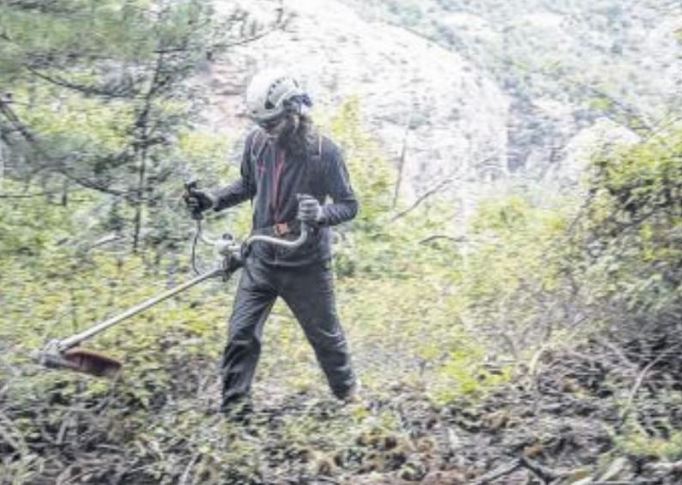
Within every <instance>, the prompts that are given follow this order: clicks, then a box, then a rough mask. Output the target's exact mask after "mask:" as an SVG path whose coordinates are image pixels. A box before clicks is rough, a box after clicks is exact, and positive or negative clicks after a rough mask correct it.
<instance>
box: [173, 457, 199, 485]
mask: <svg viewBox="0 0 682 485" xmlns="http://www.w3.org/2000/svg"><path fill="white" fill-rule="evenodd" d="M199 458H201V452H199V451H197V452H196V453H194V455H192V458H191V459H190V460H189V463H188V464H187V466H186V467H185V471H183V472H182V476H181V477H180V481H179V482H178V485H185V483H187V480H188V479H189V474H190V472H191V471H192V468H194V465H195V464H196V463H197V461H198V460H199Z"/></svg>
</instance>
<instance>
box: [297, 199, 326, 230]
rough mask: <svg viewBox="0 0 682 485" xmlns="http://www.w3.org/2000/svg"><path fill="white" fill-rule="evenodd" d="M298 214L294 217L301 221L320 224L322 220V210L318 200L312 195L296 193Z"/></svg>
mask: <svg viewBox="0 0 682 485" xmlns="http://www.w3.org/2000/svg"><path fill="white" fill-rule="evenodd" d="M296 197H297V198H298V214H297V215H296V218H297V219H298V220H299V221H301V222H306V223H308V224H312V225H320V224H322V223H323V222H324V211H323V210H322V206H321V205H320V203H319V202H318V200H317V199H316V198H315V197H313V196H312V195H308V194H298V195H297V196H296Z"/></svg>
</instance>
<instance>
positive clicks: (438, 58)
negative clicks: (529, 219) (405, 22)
mask: <svg viewBox="0 0 682 485" xmlns="http://www.w3.org/2000/svg"><path fill="white" fill-rule="evenodd" d="M273 4H274V2H267V1H256V2H248V5H246V6H247V8H248V9H249V11H252V12H256V13H257V14H258V13H260V14H261V15H263V16H264V17H267V14H268V13H269V12H272V9H273ZM216 5H217V7H218V8H219V9H220V8H221V7H222V8H228V6H229V7H230V8H231V7H232V6H233V5H234V3H233V2H217V3H216ZM286 8H287V9H288V10H289V11H291V12H292V13H293V14H294V17H293V19H292V21H291V22H290V24H289V27H288V28H287V29H286V31H284V32H275V33H272V34H270V35H268V36H265V37H264V38H262V39H261V40H259V41H257V42H255V43H252V44H249V45H247V46H245V47H244V48H240V49H238V50H237V51H231V52H230V55H229V59H228V60H229V63H227V62H223V63H221V64H219V65H217V66H215V67H214V68H212V72H211V73H210V76H211V83H212V91H213V93H212V104H213V110H212V113H211V115H210V123H211V126H212V128H213V129H214V130H216V131H218V132H222V131H232V132H234V126H235V122H236V123H238V124H239V126H242V127H245V126H246V125H247V124H248V123H247V121H246V120H245V119H243V118H239V115H240V114H241V113H243V107H242V106H241V102H242V96H241V92H240V91H241V90H242V89H243V87H244V85H245V83H246V82H247V79H248V77H249V76H250V75H252V74H253V73H254V72H256V71H257V70H258V69H260V68H263V67H266V66H272V65H280V66H286V67H287V68H289V69H290V70H291V71H293V72H296V73H298V74H299V75H300V76H301V77H302V78H303V80H304V82H306V84H307V85H308V87H309V89H310V91H311V92H312V96H313V98H314V101H315V103H316V109H317V111H318V112H333V111H334V109H335V107H336V106H338V105H339V103H342V102H343V101H345V100H348V99H351V98H353V97H357V98H358V99H360V100H361V101H362V105H361V107H362V115H363V118H364V121H365V128H366V129H367V130H368V131H369V132H370V133H371V134H373V135H375V137H376V138H377V139H378V140H379V141H380V142H381V144H382V146H383V148H384V150H385V153H386V157H387V158H388V159H389V160H394V161H396V162H398V160H399V159H400V154H401V152H402V148H403V144H404V143H407V147H406V148H407V150H406V156H405V164H404V169H403V180H404V181H405V183H404V184H403V185H402V189H403V191H402V193H403V196H404V197H405V198H406V200H408V201H409V200H410V199H413V198H414V197H416V196H418V195H419V194H421V193H423V192H424V191H426V190H428V188H429V187H432V186H433V185H435V184H436V183H437V182H438V180H441V179H442V178H445V177H447V176H449V175H451V174H452V173H453V171H457V172H458V173H459V174H461V175H463V176H464V175H468V176H472V177H473V178H476V177H475V174H476V171H477V170H479V169H483V170H489V169H490V168H491V167H503V166H504V159H505V156H506V155H505V153H506V127H505V123H506V118H507V111H508V106H509V102H508V100H507V98H506V97H505V96H504V95H503V94H502V92H501V90H500V89H499V88H498V87H497V86H496V85H495V83H494V82H492V81H491V80H490V79H488V78H486V77H485V76H484V75H483V74H482V73H481V71H479V70H477V69H475V68H474V66H473V65H471V64H470V63H469V62H467V61H466V60H464V59H463V58H462V57H460V56H459V55H458V54H456V53H454V52H453V51H450V50H447V49H444V48H442V47H439V46H438V45H436V44H435V43H433V42H431V41H429V40H428V39H426V38H423V37H421V36H419V35H418V34H415V33H411V32H409V31H407V30H405V29H403V28H399V27H395V26H391V25H388V24H386V23H383V22H373V21H371V20H366V19H364V18H362V17H360V16H359V15H358V14H357V13H356V11H355V10H353V9H351V8H350V7H348V6H346V5H344V4H343V3H342V2H340V1H336V0H300V1H297V2H295V3H294V2H292V3H291V4H290V5H286ZM235 79H239V80H240V83H239V84H238V85H235V84H234V80H235ZM478 161H485V163H484V164H483V165H484V166H483V167H478V166H477V162H478Z"/></svg>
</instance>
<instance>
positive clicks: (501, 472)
mask: <svg viewBox="0 0 682 485" xmlns="http://www.w3.org/2000/svg"><path fill="white" fill-rule="evenodd" d="M522 466H523V464H522V463H521V460H520V459H516V460H514V461H513V462H511V463H509V464H507V465H505V466H503V467H501V468H498V469H497V470H494V471H492V472H491V473H489V474H488V475H484V476H483V477H481V478H479V479H478V480H477V481H475V482H474V483H473V485H485V484H487V483H490V482H492V481H493V480H497V479H498V478H500V477H503V476H505V475H509V474H510V473H514V472H515V471H516V470H518V469H519V468H521V467H522Z"/></svg>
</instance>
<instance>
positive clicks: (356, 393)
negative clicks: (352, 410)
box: [340, 379, 362, 404]
mask: <svg viewBox="0 0 682 485" xmlns="http://www.w3.org/2000/svg"><path fill="white" fill-rule="evenodd" d="M361 389H362V384H361V383H360V379H355V382H354V383H353V385H352V386H351V388H350V389H348V392H347V393H346V394H345V395H344V396H341V397H340V399H341V401H343V403H344V404H357V403H359V402H360V401H361V400H362V399H361V398H360V390H361Z"/></svg>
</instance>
